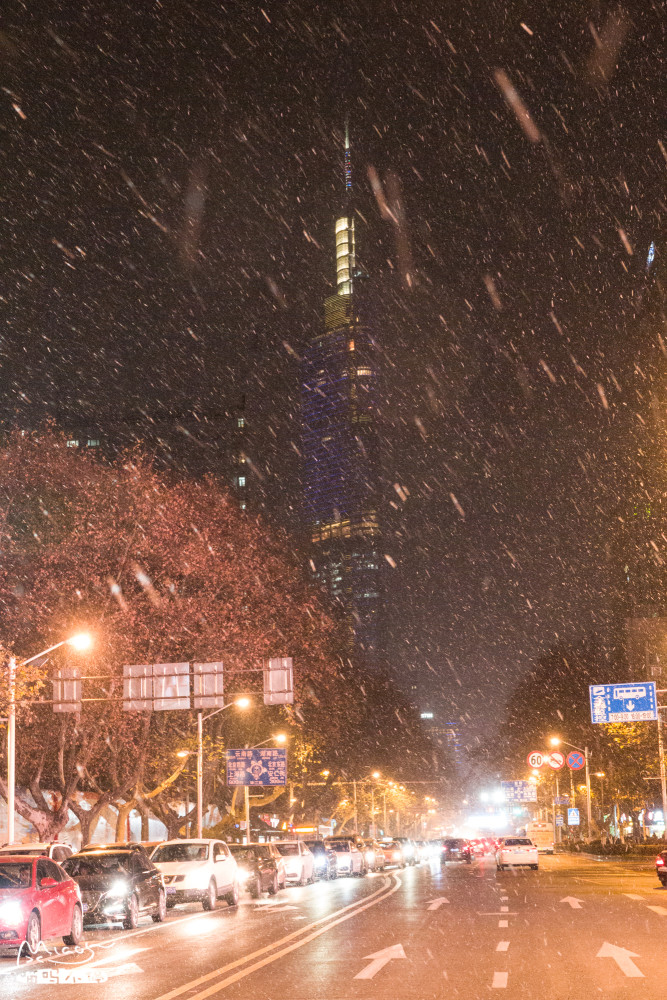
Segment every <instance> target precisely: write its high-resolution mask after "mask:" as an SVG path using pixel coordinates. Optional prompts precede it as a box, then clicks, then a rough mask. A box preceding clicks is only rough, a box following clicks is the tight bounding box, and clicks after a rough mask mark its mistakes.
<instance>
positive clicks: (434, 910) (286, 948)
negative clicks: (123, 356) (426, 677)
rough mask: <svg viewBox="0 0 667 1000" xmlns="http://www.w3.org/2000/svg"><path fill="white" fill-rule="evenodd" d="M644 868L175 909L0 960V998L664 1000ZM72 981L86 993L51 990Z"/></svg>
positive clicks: (499, 875) (297, 892)
mask: <svg viewBox="0 0 667 1000" xmlns="http://www.w3.org/2000/svg"><path fill="white" fill-rule="evenodd" d="M652 860H653V859H652V858H651V857H648V858H646V860H645V861H642V862H637V861H632V862H619V861H602V862H598V861H595V860H594V859H588V858H582V857H580V856H577V857H572V856H569V855H560V856H558V855H557V856H555V857H547V858H544V857H543V858H541V859H540V871H539V872H533V871H530V870H519V871H504V872H497V871H496V868H495V864H494V863H493V862H492V861H491V860H490V859H485V860H484V861H482V862H475V863H474V864H472V865H464V864H463V865H462V864H455V865H448V866H447V868H446V869H441V868H440V864H439V863H435V864H432V865H430V866H429V865H426V864H424V865H421V866H420V867H417V868H406V869H405V870H403V871H399V872H396V873H393V872H391V873H390V872H388V873H387V874H386V875H381V874H378V875H374V876H370V877H368V878H366V879H349V878H346V879H339V880H337V881H335V882H323V883H317V884H315V885H312V886H306V887H304V888H294V889H288V890H286V891H284V892H281V893H279V894H278V896H277V897H274V898H263V899H262V900H258V901H253V900H249V899H247V898H245V899H244V900H243V901H242V903H241V905H239V906H238V907H237V908H236V909H230V908H228V907H227V906H226V905H225V904H223V903H221V904H220V905H219V907H218V909H217V910H216V911H215V912H213V913H204V912H202V911H201V909H200V908H199V907H197V906H194V905H192V906H188V907H182V908H177V909H176V910H172V911H170V913H169V916H168V918H167V921H166V922H165V923H164V924H162V925H154V924H152V923H151V921H150V919H147V920H145V921H142V923H141V925H140V927H139V928H138V930H136V931H118V930H110V929H102V928H100V929H86V932H85V942H84V944H83V945H82V953H81V954H79V955H72V954H58V955H52V956H44V959H43V961H40V962H37V963H35V962H25V963H22V964H21V966H20V968H17V967H16V963H15V960H14V959H12V958H11V957H9V956H8V957H4V958H0V997H3V998H4V997H12V998H14V997H16V998H24V997H44V998H45V1000H46V998H47V997H48V1000H51V998H58V1000H74V998H76V1000H86V998H88V997H90V998H91V1000H92V998H94V1000H207V998H218V997H220V998H224V1000H249V998H252V1000H284V998H288V1000H357V998H362V1000H363V998H368V1000H404V998H405V1000H442V998H449V997H452V998H457V1000H478V998H480V997H486V996H490V995H495V991H496V990H502V991H504V992H503V993H502V994H501V995H502V996H504V997H506V998H525V1000H542V998H544V1000H554V998H558V1000H590V998H592V997H596V996H601V997H608V998H613V1000H660V998H662V997H667V982H666V980H667V941H666V938H667V890H665V889H662V887H661V886H660V885H659V883H658V882H657V879H656V877H655V875H654V874H653V872H652V871H651V866H652ZM82 974H83V975H84V976H85V977H86V978H87V979H88V980H89V981H88V982H87V983H80V984H68V983H67V982H63V981H62V980H63V979H65V978H67V977H73V976H76V975H79V976H80V975H82ZM94 977H97V978H102V979H104V978H106V981H103V982H91V981H90V980H92V979H93V978H94ZM40 979H41V980H42V981H40ZM58 980H61V981H58Z"/></svg>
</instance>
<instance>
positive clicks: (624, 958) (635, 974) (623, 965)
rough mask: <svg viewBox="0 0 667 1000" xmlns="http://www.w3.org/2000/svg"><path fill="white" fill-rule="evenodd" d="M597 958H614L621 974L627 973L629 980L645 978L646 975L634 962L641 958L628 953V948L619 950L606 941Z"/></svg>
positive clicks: (633, 953)
mask: <svg viewBox="0 0 667 1000" xmlns="http://www.w3.org/2000/svg"><path fill="white" fill-rule="evenodd" d="M595 957H596V958H613V959H614V961H615V962H616V964H617V965H618V967H619V969H620V970H621V972H623V973H625V975H626V976H627V977H628V978H629V979H643V978H644V973H643V972H642V971H641V970H640V969H638V968H637V966H636V965H635V963H634V962H633V961H632V959H633V958H639V955H637V954H635V952H634V951H628V949H627V948H619V946H618V945H616V944H609V942H608V941H605V942H604V944H603V945H602V947H601V948H600V950H599V952H598V953H597V955H596V956H595Z"/></svg>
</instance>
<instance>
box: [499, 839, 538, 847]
mask: <svg viewBox="0 0 667 1000" xmlns="http://www.w3.org/2000/svg"><path fill="white" fill-rule="evenodd" d="M503 843H504V846H505V847H532V846H533V842H532V840H526V839H525V838H523V837H507V838H506V839H505V840H504V842H503Z"/></svg>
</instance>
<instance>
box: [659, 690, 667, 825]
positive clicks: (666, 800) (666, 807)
mask: <svg viewBox="0 0 667 1000" xmlns="http://www.w3.org/2000/svg"><path fill="white" fill-rule="evenodd" d="M660 707H661V706H660V705H659V706H658V758H659V763H660V789H661V791H662V821H663V823H667V781H666V780H665V744H664V742H663V738H662V719H661V717H660Z"/></svg>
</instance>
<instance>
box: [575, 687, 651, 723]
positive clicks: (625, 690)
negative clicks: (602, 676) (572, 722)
mask: <svg viewBox="0 0 667 1000" xmlns="http://www.w3.org/2000/svg"><path fill="white" fill-rule="evenodd" d="M588 691H589V696H590V702H591V721H592V722H595V723H600V724H603V725H608V724H609V723H613V722H656V721H657V719H658V698H657V694H656V690H655V681H640V682H638V683H629V684H591V685H590V686H589V688H588Z"/></svg>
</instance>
